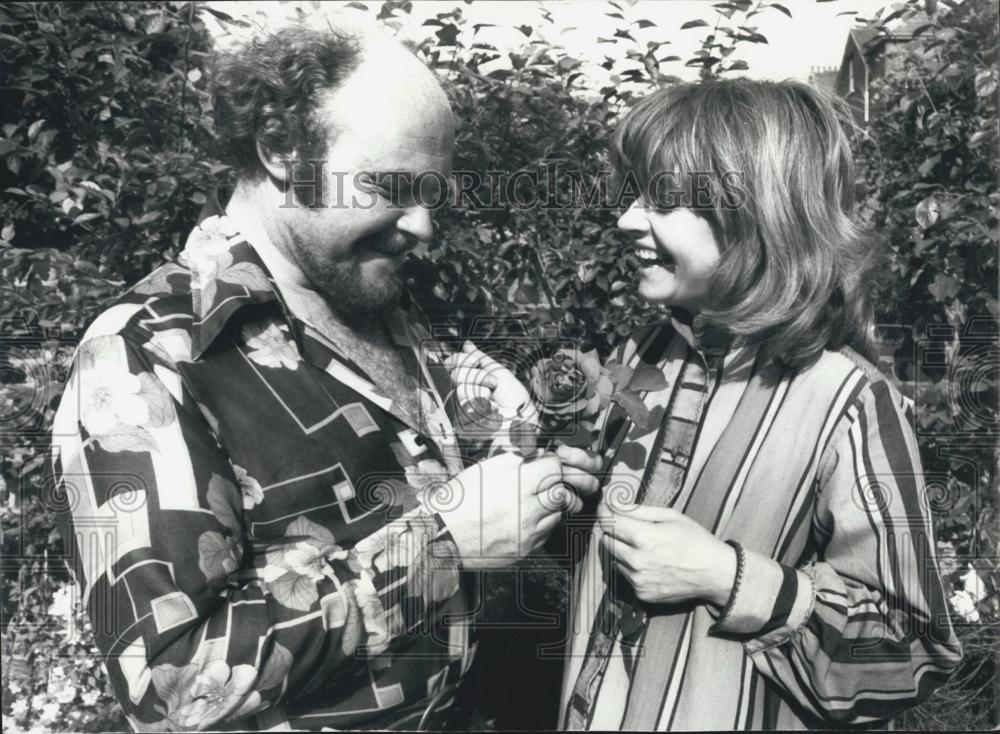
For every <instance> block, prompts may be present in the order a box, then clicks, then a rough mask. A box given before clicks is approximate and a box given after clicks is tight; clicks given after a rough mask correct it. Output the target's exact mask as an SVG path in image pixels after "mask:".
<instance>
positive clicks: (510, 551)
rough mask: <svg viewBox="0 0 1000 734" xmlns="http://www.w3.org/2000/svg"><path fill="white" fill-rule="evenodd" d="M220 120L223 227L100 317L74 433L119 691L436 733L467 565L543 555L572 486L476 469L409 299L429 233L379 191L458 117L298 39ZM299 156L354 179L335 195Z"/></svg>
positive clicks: (182, 722) (241, 54)
mask: <svg viewBox="0 0 1000 734" xmlns="http://www.w3.org/2000/svg"><path fill="white" fill-rule="evenodd" d="M217 113H218V125H219V132H220V137H221V138H222V140H223V141H224V143H225V145H226V149H227V154H226V155H227V160H228V162H230V163H231V164H232V165H234V166H235V167H236V168H237V169H238V171H239V177H238V184H237V187H236V190H235V192H234V194H233V197H232V199H231V201H230V202H229V204H228V207H227V209H226V212H225V214H224V215H222V216H213V217H210V218H208V219H206V220H205V221H203V222H202V223H201V224H200V225H199V226H198V227H197V228H196V229H195V230H194V231H193V232H192V234H191V236H190V238H189V239H188V242H187V245H186V247H185V250H184V252H183V254H182V256H181V258H180V261H179V263H170V264H167V265H165V266H163V267H161V268H160V269H158V270H157V271H155V272H154V273H153V274H151V275H150V276H149V277H148V278H146V279H145V280H144V281H142V282H141V283H140V284H138V285H137V286H136V287H134V288H133V289H132V290H131V291H130V292H129V293H128V294H126V295H125V296H124V297H123V298H122V299H121V300H120V301H119V302H117V303H116V304H115V305H113V306H112V307H111V308H109V309H108V310H107V311H106V312H104V313H103V314H102V315H101V316H100V317H98V319H97V320H96V321H95V323H94V324H93V325H92V326H91V328H90V329H89V330H88V332H87V334H86V335H85V337H84V339H83V341H82V343H81V345H80V347H79V350H78V353H77V355H76V359H75V366H74V371H73V375H72V376H71V379H70V381H69V383H68V385H67V389H66V391H65V394H64V397H63V400H62V403H61V405H60V408H59V411H58V414H57V417H56V420H55V426H54V431H53V445H54V467H55V471H56V474H57V476H58V477H59V480H60V481H61V483H62V485H63V486H64V488H65V491H66V492H67V493H68V494H69V496H70V497H71V498H72V500H71V518H70V521H71V525H72V527H71V530H72V534H71V538H72V541H71V543H72V546H73V548H74V550H75V555H76V558H75V566H76V572H77V578H78V581H79V583H80V587H81V589H82V593H83V602H84V603H85V604H86V605H87V608H88V610H89V613H90V617H91V620H92V621H93V626H94V630H95V634H96V637H97V641H98V644H99V646H100V648H101V650H102V652H103V653H104V654H105V655H106V659H107V668H108V672H109V675H110V677H111V680H112V682H113V684H114V688H115V690H116V692H117V695H118V697H119V700H120V701H121V704H122V706H123V708H124V710H125V713H126V715H127V717H128V719H129V721H130V723H131V724H132V725H133V726H134V727H135V728H136V729H140V730H143V729H155V730H163V729H196V728H197V729H206V728H210V729H220V728H242V729H268V728H275V727H277V728H287V727H289V726H290V727H292V728H297V729H319V728H322V727H335V728H338V729H343V728H361V727H369V728H386V727H396V728H416V727H417V726H418V725H423V726H434V727H441V726H443V725H444V724H445V723H446V722H445V720H444V719H443V718H442V717H441V716H439V715H437V714H435V713H434V711H432V710H429V709H428V703H429V702H430V701H432V700H433V701H434V703H435V706H434V708H435V709H443V710H445V711H447V710H449V709H454V706H450V702H451V694H452V692H453V688H454V685H455V684H456V682H457V681H458V680H459V679H460V678H461V676H462V674H463V673H464V672H465V671H466V670H467V669H468V667H469V664H470V662H471V655H472V650H473V644H472V643H471V642H470V636H469V613H470V604H471V602H470V597H469V593H468V592H469V589H468V588H466V585H465V583H464V582H463V581H462V578H463V577H461V576H460V574H459V571H460V570H461V569H462V568H476V567H482V566H489V565H503V564H509V563H512V562H514V561H515V560H516V559H517V558H519V557H521V556H523V555H524V554H526V553H528V552H531V551H532V550H534V549H536V548H537V547H538V546H539V545H540V544H541V542H542V541H543V539H544V537H545V535H546V534H547V533H548V532H549V531H550V530H551V529H552V528H553V527H554V526H555V525H556V524H557V523H558V521H559V516H560V510H561V509H562V508H561V507H559V506H555V507H553V503H552V502H546V501H541V499H542V498H541V497H540V496H539V495H540V494H541V493H543V492H546V490H548V489H550V488H554V487H556V485H558V484H559V483H560V482H561V481H562V479H563V476H562V470H561V463H560V460H559V458H558V457H557V456H556V455H554V454H549V455H547V456H545V457H542V458H540V459H537V460H533V461H530V462H524V461H523V460H522V459H521V458H520V457H518V456H516V455H515V454H503V455H500V456H498V457H494V458H492V459H489V460H487V461H485V462H482V463H480V464H478V465H474V466H471V467H469V468H463V466H462V463H461V460H460V458H459V453H458V451H457V442H456V439H455V436H454V431H453V429H452V423H451V418H450V417H449V414H448V411H447V410H446V409H445V400H444V399H443V396H445V395H446V394H447V392H448V390H449V386H450V383H449V375H448V371H447V369H446V365H445V364H444V363H443V362H440V361H435V360H434V359H433V358H430V359H425V356H424V353H423V352H424V351H426V350H422V349H421V340H422V339H423V338H425V337H427V336H429V334H428V333H427V332H426V330H425V329H423V328H422V326H421V322H420V320H419V317H418V316H417V315H415V314H414V313H413V312H412V310H409V311H408V310H404V309H403V308H401V307H400V304H401V297H402V282H401V280H400V276H399V266H400V264H401V260H402V258H403V257H404V255H405V253H406V252H407V251H408V250H410V249H411V248H412V247H413V246H414V245H415V244H416V243H417V242H418V241H421V240H426V239H428V238H429V237H430V236H431V234H432V223H431V219H430V214H429V212H428V210H427V209H425V208H423V207H422V206H420V205H419V204H420V202H419V201H418V199H419V197H418V196H417V195H416V193H415V192H414V191H413V190H407V189H406V188H405V181H406V179H407V178H409V177H408V176H388V177H387V176H386V175H385V174H386V173H388V172H391V173H393V174H397V173H400V172H402V173H404V174H411V176H412V178H416V177H417V175H418V174H421V173H426V172H435V173H436V174H438V175H439V176H440V177H444V176H447V175H448V173H449V169H450V165H451V156H452V145H453V123H452V120H451V112H450V109H449V106H448V103H447V100H446V98H445V96H444V93H443V91H442V90H441V88H440V86H439V85H438V83H437V82H436V81H435V79H434V77H433V75H432V74H431V73H430V72H429V71H428V70H427V69H425V68H424V67H423V66H422V65H421V64H420V63H419V62H418V61H417V60H416V58H414V57H413V56H412V55H410V54H409V53H408V52H406V51H405V50H404V49H402V48H400V47H399V46H396V45H395V44H392V43H389V42H387V41H380V40H373V39H370V38H369V39H360V38H356V37H348V36H346V35H341V34H338V33H336V32H333V31H323V32H317V31H312V30H308V29H306V28H303V27H294V28H289V29H286V30H283V31H280V32H278V33H277V34H274V35H272V36H270V37H268V38H265V39H263V40H255V41H254V42H252V43H251V44H249V45H248V46H246V47H245V48H243V49H241V50H239V51H237V52H236V53H234V54H232V55H230V56H229V57H227V58H224V59H223V61H222V63H221V64H220V67H219V71H218V75H217ZM305 159H322V160H324V161H325V164H324V169H325V172H327V173H323V174H319V175H321V176H326V175H327V174H333V173H335V174H336V175H335V176H330V177H329V178H326V179H325V180H327V181H332V182H333V183H332V184H331V185H329V186H324V187H321V188H324V189H326V190H325V191H324V192H323V193H324V194H325V198H324V200H323V201H321V202H319V203H317V201H315V200H314V199H313V195H314V194H316V193H318V192H316V191H312V192H310V191H305V192H303V191H302V190H300V188H299V187H297V186H293V181H292V175H293V171H295V170H296V166H295V165H294V164H293V161H294V160H305ZM364 172H371V173H364ZM387 178H388V180H389V183H387V181H386V179H387ZM412 178H411V180H412ZM434 178H435V180H437V178H438V176H435V177H434ZM400 181H402V182H403V184H399V182H400ZM341 184H342V186H343V190H336V189H338V188H339V187H340V186H341ZM390 185H396V186H398V187H399V188H397V190H390V189H389V188H387V187H388V186H390ZM567 481H569V478H568V477H567ZM576 483H577V484H578V485H579V486H580V488H582V489H586V488H593V484H594V482H593V480H592V478H589V477H583V478H581V479H579V480H576ZM560 496H570V495H568V494H567V493H564V492H561V493H560ZM570 501H572V500H570ZM425 713H426V714H427V715H426V716H425Z"/></svg>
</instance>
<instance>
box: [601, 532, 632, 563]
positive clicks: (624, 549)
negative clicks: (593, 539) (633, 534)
mask: <svg viewBox="0 0 1000 734" xmlns="http://www.w3.org/2000/svg"><path fill="white" fill-rule="evenodd" d="M601 547H602V548H604V550H606V551H607V552H608V553H609V554H610V555H611V557H612V558H613V559H614V560H615V562H616V563H617V564H618V565H620V566H621V567H622V568H623V569H624V570H628V571H631V570H632V569H634V568H635V564H634V562H633V561H634V555H635V548H633V547H632V546H630V545H628V544H627V543H623V542H621V541H620V540H619V539H618V538H615V537H614V536H612V535H609V534H607V533H605V534H604V535H602V536H601Z"/></svg>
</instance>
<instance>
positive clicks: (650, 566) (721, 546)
mask: <svg viewBox="0 0 1000 734" xmlns="http://www.w3.org/2000/svg"><path fill="white" fill-rule="evenodd" d="M597 522H598V523H600V525H601V529H602V530H603V531H604V535H603V536H602V538H601V550H602V552H605V553H609V554H610V555H611V557H612V559H613V560H614V564H615V566H616V567H617V569H618V570H619V571H620V572H621V574H622V575H623V576H624V577H625V579H626V580H628V582H629V583H630V584H632V588H633V589H635V595H636V597H637V598H638V599H640V600H641V601H644V602H647V603H650V604H666V603H676V602H682V601H687V600H690V599H701V600H704V601H708V602H711V603H712V604H715V605H717V606H719V607H723V606H725V605H726V602H727V601H728V599H729V594H730V592H731V591H732V588H733V584H734V583H735V580H736V552H735V551H734V550H733V549H732V548H731V547H730V546H728V545H727V544H726V543H724V542H723V541H721V540H719V539H718V538H716V537H715V536H714V535H712V534H711V533H710V532H708V531H707V530H705V528H703V527H702V526H701V525H699V524H698V523H697V522H695V521H694V520H692V519H691V518H689V517H687V516H686V515H684V514H682V513H680V512H678V511H677V510H672V509H668V508H665V507H650V506H647V505H632V506H629V507H627V508H614V507H610V506H609V505H607V504H606V503H604V502H602V503H601V505H600V507H599V508H598V511H597Z"/></svg>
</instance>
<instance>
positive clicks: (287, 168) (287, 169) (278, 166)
mask: <svg viewBox="0 0 1000 734" xmlns="http://www.w3.org/2000/svg"><path fill="white" fill-rule="evenodd" d="M257 158H258V159H259V160H260V164H261V165H262V166H263V167H264V170H265V171H267V173H268V175H269V176H270V177H271V178H272V179H274V180H276V181H280V182H281V183H288V179H289V178H290V177H291V174H292V171H291V169H292V166H293V165H294V164H295V160H296V159H295V154H294V153H281V154H278V153H274V152H272V151H270V150H268V149H267V148H266V147H265V146H264V144H263V143H261V141H260V140H257Z"/></svg>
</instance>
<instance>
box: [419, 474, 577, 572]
mask: <svg viewBox="0 0 1000 734" xmlns="http://www.w3.org/2000/svg"><path fill="white" fill-rule="evenodd" d="M573 500H576V501H577V502H579V498H577V497H576V495H575V494H574V493H573V492H571V491H569V490H568V489H567V488H566V487H565V485H563V475H562V466H561V464H560V461H559V458H558V457H557V456H556V455H555V454H545V455H544V456H542V457H541V458H538V459H531V460H527V461H526V460H524V459H523V458H521V457H520V456H517V455H515V454H499V455H497V456H494V457H492V458H489V459H486V460H485V461H482V462H480V463H478V464H475V465H473V466H470V467H469V468H468V469H465V470H464V471H462V472H461V473H459V474H458V475H457V476H455V477H454V478H452V479H451V480H449V481H448V482H447V483H445V484H443V485H441V486H440V487H437V488H428V489H427V491H425V493H424V494H423V495H422V496H421V502H422V503H423V504H424V506H425V507H426V508H427V509H428V510H431V511H433V512H437V513H438V514H440V516H441V518H442V519H443V520H444V522H445V524H446V525H447V526H448V530H449V531H450V532H451V535H452V538H454V540H455V544H456V545H457V546H458V551H459V554H460V555H461V557H462V564H463V565H464V566H465V567H466V568H497V567H503V566H509V565H511V564H513V563H516V562H517V561H518V560H519V559H521V558H522V557H524V556H526V555H529V554H531V553H533V552H535V551H537V550H538V549H539V548H540V547H541V546H542V544H543V543H544V541H545V538H546V536H548V534H549V533H550V532H552V530H553V529H554V528H555V527H556V525H558V524H559V520H560V518H561V516H562V512H563V511H564V510H565V509H567V508H568V507H570V506H571V505H572V504H573Z"/></svg>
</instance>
